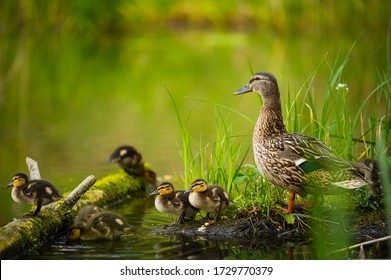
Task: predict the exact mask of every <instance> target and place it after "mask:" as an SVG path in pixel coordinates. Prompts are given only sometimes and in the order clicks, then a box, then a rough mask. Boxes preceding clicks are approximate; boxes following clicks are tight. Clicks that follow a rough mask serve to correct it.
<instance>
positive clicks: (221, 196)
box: [188, 179, 233, 223]
mask: <svg viewBox="0 0 391 280" xmlns="http://www.w3.org/2000/svg"><path fill="white" fill-rule="evenodd" d="M188 192H190V195H189V202H190V204H191V205H193V207H196V208H198V209H201V210H204V211H206V212H207V213H208V214H207V215H208V216H207V217H208V218H209V213H214V212H215V213H216V215H215V217H214V219H213V222H214V223H215V222H216V221H217V219H218V218H219V216H220V213H221V211H222V210H223V209H224V208H226V207H229V206H231V205H233V202H232V200H231V199H230V198H229V196H228V194H227V193H226V191H225V190H224V189H223V188H221V187H219V186H208V183H207V182H206V181H205V180H204V179H197V180H195V181H194V182H193V183H192V184H191V186H190V188H189V190H188Z"/></svg>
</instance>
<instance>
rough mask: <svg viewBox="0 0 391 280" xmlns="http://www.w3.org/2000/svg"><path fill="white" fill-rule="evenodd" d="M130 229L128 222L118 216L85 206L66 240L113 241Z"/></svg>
mask: <svg viewBox="0 0 391 280" xmlns="http://www.w3.org/2000/svg"><path fill="white" fill-rule="evenodd" d="M129 229H130V225H129V224H128V222H127V221H126V220H125V219H124V218H123V217H122V216H121V215H119V214H116V213H113V212H109V211H105V210H103V209H101V208H99V207H95V206H87V207H84V208H82V209H81V210H80V211H79V214H78V215H77V216H76V218H75V221H74V224H73V226H72V227H71V228H70V231H69V234H68V240H70V241H75V240H85V241H89V240H98V239H107V240H114V239H117V238H119V237H120V236H121V235H123V234H124V233H126V232H127V231H128V230H129Z"/></svg>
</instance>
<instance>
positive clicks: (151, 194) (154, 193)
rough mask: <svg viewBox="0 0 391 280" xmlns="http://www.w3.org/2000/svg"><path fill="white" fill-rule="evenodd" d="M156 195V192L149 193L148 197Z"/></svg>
mask: <svg viewBox="0 0 391 280" xmlns="http://www.w3.org/2000/svg"><path fill="white" fill-rule="evenodd" d="M158 194H159V192H158V191H157V190H156V191H154V192H151V193H150V194H149V196H153V195H158Z"/></svg>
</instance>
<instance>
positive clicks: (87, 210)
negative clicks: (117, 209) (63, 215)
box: [73, 205, 103, 226]
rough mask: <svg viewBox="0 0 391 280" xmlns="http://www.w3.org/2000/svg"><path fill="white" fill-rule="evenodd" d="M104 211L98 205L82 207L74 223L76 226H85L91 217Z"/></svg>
mask: <svg viewBox="0 0 391 280" xmlns="http://www.w3.org/2000/svg"><path fill="white" fill-rule="evenodd" d="M101 212H103V209H102V208H99V207H97V206H93V205H87V206H84V207H83V208H81V209H80V211H79V213H78V214H77V216H76V218H75V220H74V222H73V225H74V226H85V225H87V223H88V221H89V220H90V219H91V217H92V216H94V215H96V214H98V213H101Z"/></svg>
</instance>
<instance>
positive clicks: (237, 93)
mask: <svg viewBox="0 0 391 280" xmlns="http://www.w3.org/2000/svg"><path fill="white" fill-rule="evenodd" d="M250 91H253V90H252V89H251V87H249V86H248V85H246V86H244V87H242V88H241V89H238V90H237V91H235V92H234V95H239V94H244V93H247V92H250Z"/></svg>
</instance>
